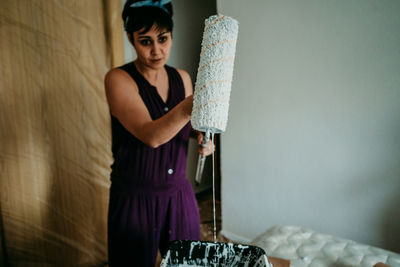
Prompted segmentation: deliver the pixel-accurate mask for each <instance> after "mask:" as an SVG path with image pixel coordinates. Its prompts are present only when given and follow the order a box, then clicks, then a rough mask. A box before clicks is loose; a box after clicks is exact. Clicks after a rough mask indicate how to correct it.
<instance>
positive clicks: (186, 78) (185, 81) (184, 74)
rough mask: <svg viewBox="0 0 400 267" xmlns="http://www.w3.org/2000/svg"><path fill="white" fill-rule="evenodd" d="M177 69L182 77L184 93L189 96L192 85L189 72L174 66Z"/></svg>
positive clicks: (191, 92)
mask: <svg viewBox="0 0 400 267" xmlns="http://www.w3.org/2000/svg"><path fill="white" fill-rule="evenodd" d="M176 70H177V71H178V73H179V75H180V76H181V78H182V81H183V85H184V86H185V95H186V96H189V95H191V94H193V85H192V79H191V78H190V75H189V73H188V72H187V71H186V70H183V69H179V68H176Z"/></svg>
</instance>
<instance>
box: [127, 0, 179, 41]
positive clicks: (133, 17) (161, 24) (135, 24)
mask: <svg viewBox="0 0 400 267" xmlns="http://www.w3.org/2000/svg"><path fill="white" fill-rule="evenodd" d="M136 2H140V0H128V1H127V2H126V3H125V5H124V10H123V11H122V20H123V21H124V28H125V31H126V32H127V33H130V34H132V33H133V32H135V31H138V30H140V29H142V28H144V30H143V31H142V33H146V32H147V31H149V30H150V29H151V27H152V26H153V25H155V26H156V27H157V29H166V30H167V31H169V32H172V28H173V22H172V4H171V2H169V3H167V4H165V5H163V8H160V7H156V6H141V7H131V5H132V4H133V3H136ZM153 2H159V0H158V1H157V0H153ZM165 9H166V10H165ZM167 11H168V12H167Z"/></svg>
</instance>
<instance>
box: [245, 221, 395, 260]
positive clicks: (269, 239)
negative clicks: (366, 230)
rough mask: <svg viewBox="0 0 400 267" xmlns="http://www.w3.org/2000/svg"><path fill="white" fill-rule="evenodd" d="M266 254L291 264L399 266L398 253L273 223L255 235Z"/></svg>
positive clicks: (256, 242) (256, 243)
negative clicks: (377, 264) (379, 264)
mask: <svg viewBox="0 0 400 267" xmlns="http://www.w3.org/2000/svg"><path fill="white" fill-rule="evenodd" d="M251 245H255V246H259V247H261V248H263V249H264V250H265V252H266V253H267V255H268V256H271V257H279V258H284V259H289V260H291V266H293V267H305V266H309V267H317V266H321V267H322V266H329V267H352V266H363V267H364V266H368V267H372V266H373V265H374V264H376V263H378V262H383V263H386V264H388V265H390V266H392V267H400V254H397V253H394V252H390V251H387V250H383V249H380V248H376V247H371V246H367V245H363V244H360V243H357V242H355V241H351V240H346V239H342V238H338V237H334V236H331V235H326V234H320V233H316V232H314V231H312V230H310V229H306V228H302V227H297V226H274V227H271V228H269V229H268V230H267V231H265V232H264V233H263V234H261V235H259V236H258V237H256V238H255V239H254V240H253V241H252V242H251Z"/></svg>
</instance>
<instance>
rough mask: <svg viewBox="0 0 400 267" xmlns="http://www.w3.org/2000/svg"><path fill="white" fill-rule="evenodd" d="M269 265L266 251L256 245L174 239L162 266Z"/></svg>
mask: <svg viewBox="0 0 400 267" xmlns="http://www.w3.org/2000/svg"><path fill="white" fill-rule="evenodd" d="M178 266H179V267H181V266H202V267H203V266H209V267H214V266H218V267H230V266H238V267H269V266H270V264H269V263H268V259H267V257H266V254H265V251H264V250H263V249H262V248H260V247H256V246H250V245H239V244H232V243H220V242H201V241H186V240H178V241H173V242H172V243H171V244H170V246H169V249H168V251H167V253H166V255H165V256H164V258H163V260H162V262H161V267H178Z"/></svg>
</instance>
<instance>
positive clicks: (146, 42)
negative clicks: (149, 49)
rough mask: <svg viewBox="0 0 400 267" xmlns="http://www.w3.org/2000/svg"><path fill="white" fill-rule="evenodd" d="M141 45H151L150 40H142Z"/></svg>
mask: <svg viewBox="0 0 400 267" xmlns="http://www.w3.org/2000/svg"><path fill="white" fill-rule="evenodd" d="M140 44H141V45H144V46H147V45H149V44H150V40H141V41H140Z"/></svg>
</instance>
